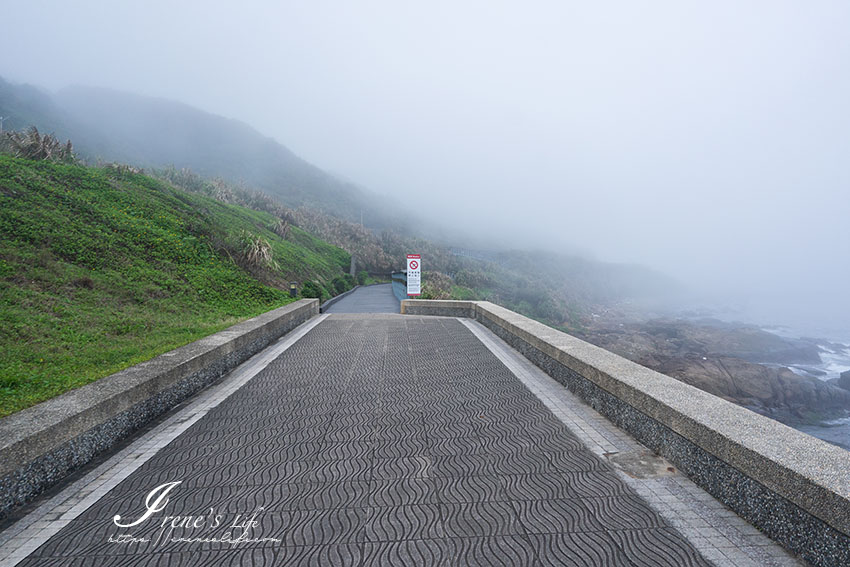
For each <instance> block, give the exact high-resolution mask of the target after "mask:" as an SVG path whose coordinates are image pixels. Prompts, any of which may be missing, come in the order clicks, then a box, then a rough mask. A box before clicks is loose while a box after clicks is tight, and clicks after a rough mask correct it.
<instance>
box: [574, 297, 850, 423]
mask: <svg viewBox="0 0 850 567" xmlns="http://www.w3.org/2000/svg"><path fill="white" fill-rule="evenodd" d="M583 335H584V336H583V338H584V339H585V340H587V341H589V342H591V343H593V344H596V345H598V346H600V347H603V348H605V349H607V350H610V351H612V352H615V353H617V354H619V355H620V356H623V357H625V358H628V359H630V360H633V361H634V362H637V363H639V364H642V365H644V366H647V367H649V368H652V369H653V370H657V371H658V372H661V373H663V374H666V375H668V376H671V377H673V378H676V379H678V380H681V381H682V382H685V383H687V384H691V385H692V386H695V387H697V388H700V389H701V390H705V391H706V392H710V393H712V394H714V395H716V396H719V397H721V398H724V399H726V400H729V401H731V402H734V403H736V404H739V405H741V406H744V407H747V408H749V409H751V410H753V411H756V412H758V413H761V414H763V415H767V416H769V417H772V418H774V419H777V420H779V421H782V422H784V423H787V424H789V425H800V424H817V423H820V422H823V421H825V420H829V419H835V418H840V417H846V416H848V415H850V376H848V378H847V380H846V386H847V389H845V388H844V387H841V386H844V385H845V384H844V383H842V384H839V383H838V382H837V381H835V382H833V381H830V382H826V381H822V380H819V379H817V378H815V377H813V376H801V375H799V374H797V373H794V372H793V371H792V370H790V369H789V368H787V367H786V366H792V365H793V366H800V365H803V366H805V365H817V364H820V362H821V358H820V352H821V349H820V347H819V346H818V344H819V343H820V344H823V343H824V342H826V341H819V340H817V339H788V338H784V337H780V336H778V335H774V334H772V333H769V332H767V331H764V330H762V329H760V328H758V327H756V326H752V325H746V324H742V323H727V322H723V321H718V320H716V319H699V320H686V319H672V318H656V319H646V320H636V319H630V320H629V319H626V318H625V317H623V314H622V313H614V312H604V313H602V314H595V315H594V317H593V320H592V322H590V323H589V325H588V326H587V327H586V329H585V332H584V333H583ZM830 347H831V348H839V349H846V348H847V347H845V346H844V345H836V344H832V345H830Z"/></svg>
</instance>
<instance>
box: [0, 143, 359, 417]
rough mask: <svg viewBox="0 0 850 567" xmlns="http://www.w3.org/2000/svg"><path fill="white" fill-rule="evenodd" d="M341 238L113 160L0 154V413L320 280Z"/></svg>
mask: <svg viewBox="0 0 850 567" xmlns="http://www.w3.org/2000/svg"><path fill="white" fill-rule="evenodd" d="M349 261H350V257H349V255H348V253H346V252H345V251H344V250H341V249H339V248H336V247H334V246H331V245H330V244H327V243H326V242H323V241H321V240H318V239H317V238H314V237H313V236H311V235H310V234H308V233H306V232H304V231H303V230H300V229H299V228H297V227H294V226H288V225H287V226H284V225H282V223H281V222H280V220H279V219H277V218H275V217H273V216H272V215H270V214H267V213H263V212H258V211H253V210H248V209H245V208H242V207H238V206H235V205H229V204H224V203H221V202H218V201H214V200H212V199H209V198H207V197H204V196H201V195H196V194H189V193H186V192H184V191H181V190H178V189H176V188H174V187H172V186H170V185H168V184H166V183H163V182H162V181H158V180H155V179H153V178H150V177H146V176H144V175H141V174H138V173H135V172H134V171H133V170H131V169H130V168H126V167H109V168H89V167H83V166H78V165H64V164H57V163H49V162H35V161H29V160H24V159H19V158H12V157H9V156H5V155H0V352H2V355H0V416H2V415H7V414H9V413H12V412H14V411H18V410H20V409H23V408H25V407H27V406H30V405H32V404H35V403H37V402H39V401H42V400H45V399H47V398H50V397H52V396H55V395H57V394H59V393H61V392H63V391H65V390H68V389H70V388H74V387H78V386H81V385H83V384H86V383H88V382H91V381H93V380H96V379H98V378H100V377H103V376H106V375H109V374H111V373H113V372H116V371H118V370H121V369H122V368H125V367H127V366H130V365H132V364H135V363H138V362H140V361H143V360H147V359H149V358H152V357H153V356H156V355H157V354H160V353H162V352H166V351H168V350H170V349H173V348H176V347H178V346H181V345H183V344H186V343H188V342H191V341H193V340H196V339H198V338H200V337H202V336H205V335H208V334H210V333H213V332H216V331H219V330H221V329H223V328H225V327H227V326H229V325H232V324H234V323H236V322H238V321H240V320H243V319H246V318H249V317H252V316H255V315H257V314H259V313H262V312H264V311H267V310H269V309H272V308H275V307H278V306H280V305H284V304H286V303H287V302H289V301H291V299H290V298H289V294H288V292H287V291H285V290H284V289H285V287H286V284H287V282H289V281H297V282H299V284H303V283H304V282H307V281H313V280H315V281H317V282H318V283H320V284H322V285H323V286H328V285H329V284H330V282H331V281H332V280H333V279H335V278H337V280H338V279H339V276H340V275H341V274H342V273H343V270H344V269H347V268H348V266H349Z"/></svg>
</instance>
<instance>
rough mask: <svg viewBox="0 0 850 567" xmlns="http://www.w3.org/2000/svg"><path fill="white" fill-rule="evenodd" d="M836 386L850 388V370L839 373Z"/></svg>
mask: <svg viewBox="0 0 850 567" xmlns="http://www.w3.org/2000/svg"><path fill="white" fill-rule="evenodd" d="M838 387H839V388H844V389H845V390H850V370H848V371H846V372H842V373H841V376H840V377H839V378H838Z"/></svg>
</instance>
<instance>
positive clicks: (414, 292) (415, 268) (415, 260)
mask: <svg viewBox="0 0 850 567" xmlns="http://www.w3.org/2000/svg"><path fill="white" fill-rule="evenodd" d="M421 275H422V258H421V257H420V256H419V254H408V255H407V296H408V297H418V296H420V295H422V289H421V287H420V282H421Z"/></svg>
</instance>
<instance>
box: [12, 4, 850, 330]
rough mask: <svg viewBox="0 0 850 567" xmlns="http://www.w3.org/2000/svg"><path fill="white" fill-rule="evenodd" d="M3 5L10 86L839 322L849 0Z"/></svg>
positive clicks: (543, 242) (844, 244)
mask: <svg viewBox="0 0 850 567" xmlns="http://www.w3.org/2000/svg"><path fill="white" fill-rule="evenodd" d="M0 8H2V9H0V26H2V33H0V75H2V76H5V77H6V78H8V79H11V80H14V81H18V82H30V83H34V84H39V85H43V86H46V87H48V88H52V89H57V88H60V87H62V86H65V85H68V84H74V83H77V84H85V85H93V86H105V87H112V88H117V89H122V90H128V91H133V92H138V93H141V94H147V95H155V96H161V97H167V98H173V99H178V100H181V101H183V102H186V103H189V104H192V105H194V106H197V107H200V108H202V109H204V110H207V111H210V112H214V113H216V114H221V115H224V116H228V117H233V118H237V119H240V120H244V121H246V122H248V123H250V124H251V125H252V126H254V127H256V128H257V129H258V130H260V131H261V132H263V133H265V134H268V135H271V136H273V137H275V138H276V139H278V140H279V141H281V142H282V143H284V144H285V145H287V146H288V147H289V148H291V149H292V150H293V151H295V152H296V153H297V154H299V155H301V156H302V157H304V158H306V159H307V160H309V161H312V162H313V163H315V164H317V165H319V166H320V167H323V168H325V169H327V170H329V171H332V172H335V173H337V174H339V175H341V176H344V177H346V178H348V179H350V180H353V181H355V182H357V183H359V184H361V185H363V186H366V187H368V188H371V189H372V190H374V191H376V192H383V193H392V194H393V195H395V196H397V197H401V198H402V199H405V200H407V198H408V197H409V199H410V201H411V203H414V199H415V206H417V207H421V208H422V210H423V211H424V212H426V213H428V214H429V215H434V214H440V215H442V218H444V219H445V220H446V221H447V222H449V223H452V224H457V223H459V222H465V223H466V222H468V223H470V228H471V229H472V230H473V231H478V232H480V233H482V234H483V233H487V232H489V233H490V234H494V236H495V237H500V238H502V239H503V240H504V239H510V240H513V239H515V238H516V239H517V244H522V245H523V246H532V245H537V246H540V247H548V248H555V249H557V248H559V247H565V248H568V249H579V250H583V251H585V252H587V253H589V254H593V255H595V256H596V257H597V258H600V259H604V260H615V261H629V262H640V263H645V264H648V265H652V266H655V267H658V268H660V269H662V270H665V271H666V272H668V273H670V274H673V275H677V276H679V277H681V278H683V279H685V280H687V281H689V282H691V283H694V284H697V285H702V286H704V287H706V288H710V289H713V290H718V291H724V290H728V289H734V290H736V291H737V292H740V293H741V294H742V295H746V296H750V297H751V298H753V300H754V301H755V303H754V305H756V304H757V303H758V302H759V301H762V303H764V300H765V298H769V300H770V301H769V303H770V304H771V305H785V306H786V308H789V306H790V307H793V308H795V309H797V310H798V311H801V312H803V313H812V314H814V313H817V317H819V318H821V320H827V319H831V318H833V319H835V320H838V319H843V320H844V321H845V322H846V324H845V325H844V327H845V328H847V327H850V301H848V300H847V299H846V296H847V292H846V290H847V289H848V287H850V198H848V196H850V31H848V30H850V2H847V1H846V0H837V1H834V2H831V1H824V0H815V1H811V2H804V1H802V0H801V1H797V2H783V1H777V0H770V1H764V2H757V1H749V0H748V1H744V2H741V1H740V0H737V1H733V2H721V1H716V0H715V1H711V2H687V1H682V0H676V1H670V2H632V1H623V2H588V1H581V2H567V1H553V2H534V1H523V2H518V1H515V2H495V1H486V2H464V1H462V0H455V1H451V2H436V1H433V0H431V1H429V2H417V3H413V2H403V1H398V0H395V1H381V2H366V1H357V2H342V1H339V2H321V1H315V0H311V1H309V2H277V1H268V2H257V1H250V0H243V1H241V2H212V1H210V0H206V1H199V2H188V1H180V2H176V1H174V0H170V1H159V0H145V1H133V2H130V1H115V0H112V1H102V2H95V1H73V2H72V1H68V0H64V1H49V2H48V1H39V0H28V1H27V2H9V1H6V0H3V1H2V2H0ZM447 204H450V205H451V207H446V206H445V205H447ZM520 235H521V236H520ZM506 237H507V238H506ZM813 298H816V299H817V300H818V301H817V302H815V301H813ZM766 304H767V303H765V305H766Z"/></svg>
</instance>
